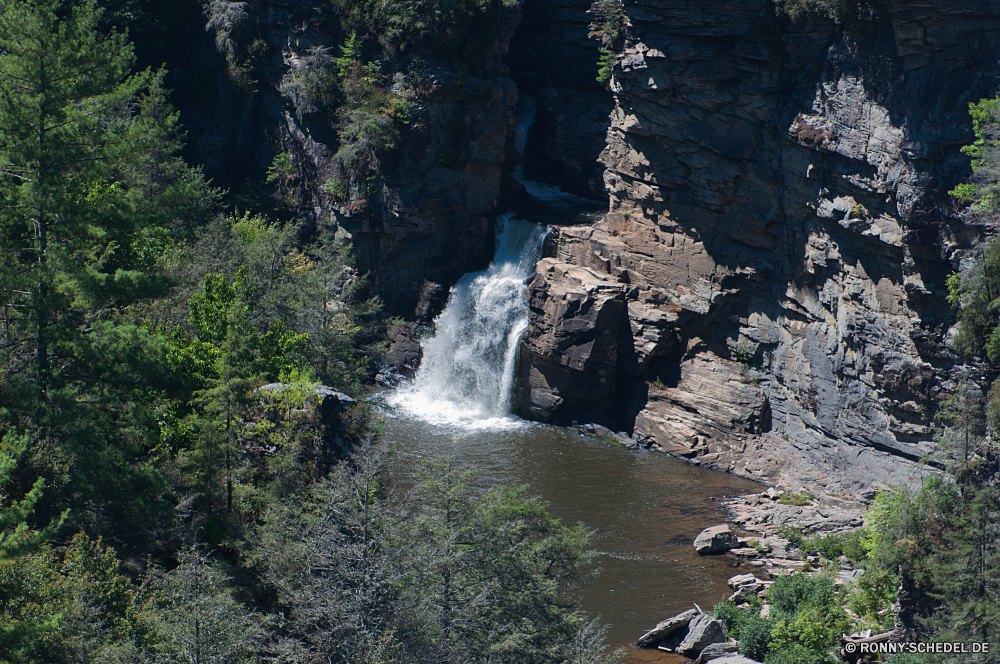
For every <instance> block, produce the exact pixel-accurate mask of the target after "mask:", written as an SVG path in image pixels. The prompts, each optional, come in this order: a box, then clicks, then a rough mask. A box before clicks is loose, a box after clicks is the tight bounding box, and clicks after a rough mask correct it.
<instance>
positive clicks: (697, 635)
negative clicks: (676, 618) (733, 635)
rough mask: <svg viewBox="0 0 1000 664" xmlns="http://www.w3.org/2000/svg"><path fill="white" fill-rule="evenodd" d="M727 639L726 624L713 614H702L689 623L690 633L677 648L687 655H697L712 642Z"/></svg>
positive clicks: (679, 651) (677, 650)
mask: <svg viewBox="0 0 1000 664" xmlns="http://www.w3.org/2000/svg"><path fill="white" fill-rule="evenodd" d="M725 639H726V624H725V623H724V622H722V621H721V620H719V619H718V618H715V617H713V616H710V615H707V614H702V615H699V616H698V617H697V618H695V619H694V620H692V621H691V622H690V624H689V625H688V633H687V635H686V636H685V637H684V640H683V641H681V642H680V644H679V645H678V646H677V648H676V649H675V651H676V652H678V653H680V654H681V655H684V656H685V657H692V658H694V657H697V656H698V655H699V654H700V653H701V651H702V649H704V648H705V646H707V645H708V644H710V643H719V642H720V641H724V640H725Z"/></svg>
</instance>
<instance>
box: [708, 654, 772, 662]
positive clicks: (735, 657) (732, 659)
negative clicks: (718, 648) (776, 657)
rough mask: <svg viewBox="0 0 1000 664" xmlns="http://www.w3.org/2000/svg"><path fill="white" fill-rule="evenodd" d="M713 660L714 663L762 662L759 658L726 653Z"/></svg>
mask: <svg viewBox="0 0 1000 664" xmlns="http://www.w3.org/2000/svg"><path fill="white" fill-rule="evenodd" d="M711 661H712V664H760V662H758V661H757V660H754V659H750V658H748V657H744V656H743V655H724V656H722V657H719V658H718V659H713V660H711Z"/></svg>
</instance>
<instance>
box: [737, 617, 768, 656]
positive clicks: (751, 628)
mask: <svg viewBox="0 0 1000 664" xmlns="http://www.w3.org/2000/svg"><path fill="white" fill-rule="evenodd" d="M773 630H774V623H772V622H771V621H770V620H768V619H767V618H761V617H760V614H758V613H756V612H754V613H753V614H752V615H750V616H749V617H748V618H747V619H746V620H745V621H744V622H743V624H742V625H740V632H739V637H738V638H739V642H740V654H741V655H744V656H745V657H749V658H750V659H753V660H757V661H758V662H759V661H761V660H762V659H763V658H764V657H765V656H766V655H767V653H768V650H769V647H768V644H769V643H770V642H771V632H772V631H773Z"/></svg>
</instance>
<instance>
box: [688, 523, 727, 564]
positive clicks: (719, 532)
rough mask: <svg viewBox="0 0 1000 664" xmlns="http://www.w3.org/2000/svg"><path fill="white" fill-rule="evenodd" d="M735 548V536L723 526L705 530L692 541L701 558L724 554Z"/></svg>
mask: <svg viewBox="0 0 1000 664" xmlns="http://www.w3.org/2000/svg"><path fill="white" fill-rule="evenodd" d="M735 547H736V535H733V533H732V532H731V531H730V530H729V526H727V525H725V524H722V525H721V526H712V527H711V528H706V529H705V530H703V531H701V534H700V535H698V537H696V538H695V540H694V548H695V551H697V552H698V554H699V555H702V556H706V555H710V554H713V553H725V552H726V551H729V550H730V549H733V548H735Z"/></svg>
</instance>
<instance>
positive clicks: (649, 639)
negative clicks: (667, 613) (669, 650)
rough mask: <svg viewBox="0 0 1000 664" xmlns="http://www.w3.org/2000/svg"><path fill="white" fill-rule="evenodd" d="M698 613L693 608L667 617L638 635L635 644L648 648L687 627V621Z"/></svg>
mask: <svg viewBox="0 0 1000 664" xmlns="http://www.w3.org/2000/svg"><path fill="white" fill-rule="evenodd" d="M697 615H698V612H697V611H696V610H694V609H688V610H687V611H684V612H683V613H678V614H677V615H676V616H674V617H672V618H667V619H666V620H664V621H663V622H661V623H659V624H658V625H657V626H656V627H654V628H653V629H651V630H649V631H648V632H646V633H645V634H643V635H642V636H640V637H639V640H638V641H636V642H635V645H637V646H639V647H640V648H648V647H649V646H653V645H656V644H658V643H659V642H660V641H663V640H665V639H667V638H669V637H671V636H673V635H674V634H675V633H677V632H679V631H680V630H682V629H685V628H687V626H688V623H690V622H691V620H692V619H694V617H695V616H697Z"/></svg>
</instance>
